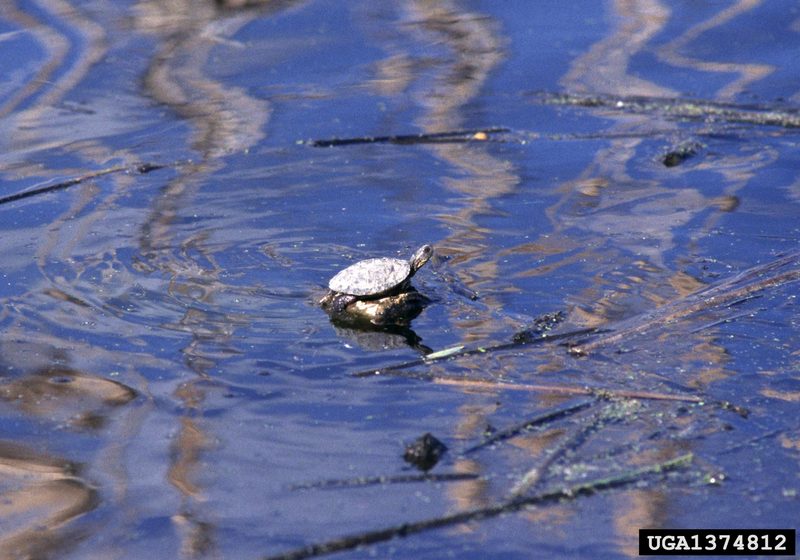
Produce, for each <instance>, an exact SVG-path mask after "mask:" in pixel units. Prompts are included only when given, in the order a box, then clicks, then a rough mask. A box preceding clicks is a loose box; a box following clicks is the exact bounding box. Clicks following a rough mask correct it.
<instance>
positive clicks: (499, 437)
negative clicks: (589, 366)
mask: <svg viewBox="0 0 800 560" xmlns="http://www.w3.org/2000/svg"><path fill="white" fill-rule="evenodd" d="M595 402H596V399H592V400H584V401H581V402H579V403H576V404H573V405H570V406H566V407H562V408H557V409H555V410H551V411H549V412H545V413H544V414H540V415H538V416H536V417H534V418H531V419H530V420H525V421H524V422H519V423H517V424H514V425H513V426H509V427H508V428H505V429H503V430H499V431H497V432H494V433H493V434H492V435H490V436H489V437H487V438H486V439H484V440H483V441H482V442H480V443H478V444H476V445H473V446H472V447H470V448H468V449H466V450H464V452H463V453H462V454H463V455H468V454H470V453H474V452H475V451H478V450H479V449H483V448H484V447H486V446H488V445H492V444H495V443H498V442H500V441H504V440H507V439H510V438H512V437H515V436H517V435H519V434H520V433H522V432H524V431H526V430H529V429H531V428H533V427H535V426H541V425H543V424H549V423H550V422H553V421H555V420H560V419H561V418H566V417H567V416H572V415H573V414H575V413H577V412H580V411H582V410H585V409H587V408H589V407H590V406H592V405H593V404H594V403H595Z"/></svg>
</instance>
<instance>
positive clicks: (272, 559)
mask: <svg viewBox="0 0 800 560" xmlns="http://www.w3.org/2000/svg"><path fill="white" fill-rule="evenodd" d="M692 460H693V456H692V454H691V453H687V454H685V455H680V456H678V457H675V458H673V459H669V460H667V461H663V462H660V463H655V464H651V465H647V466H644V467H640V468H638V469H632V470H629V471H625V472H622V473H619V474H617V475H613V476H609V477H605V478H601V479H596V480H591V481H588V482H583V483H580V484H574V485H572V486H567V487H561V488H555V489H552V490H548V491H544V492H542V493H540V494H536V495H533V496H529V497H517V498H514V499H512V500H507V501H504V502H500V503H498V504H494V505H490V506H486V507H483V508H475V509H468V510H466V511H461V512H458V513H453V514H449V515H443V516H441V517H433V518H430V519H423V520H422V521H414V522H411V523H403V524H400V525H393V526H391V527H386V528H383V529H376V530H374V531H364V532H362V533H357V534H354V535H349V536H345V537H340V538H337V539H333V540H330V541H326V542H320V543H315V544H310V545H308V546H304V547H302V548H298V549H295V550H290V551H287V552H283V553H281V554H275V555H272V556H264V557H262V560H303V559H305V558H316V557H319V556H323V555H327V554H333V553H335V552H341V551H344V550H353V549H355V548H357V547H359V546H364V545H369V544H375V543H379V542H385V541H388V540H391V539H394V538H399V537H407V536H409V535H415V534H418V533H422V532H424V531H429V530H431V529H440V528H443V527H449V526H452V525H458V524H460V523H467V522H470V521H480V520H483V519H488V518H491V517H496V516H498V515H501V514H504V513H510V512H514V511H519V510H521V509H523V508H526V507H529V506H535V505H546V504H550V503H553V502H558V501H560V500H572V499H576V498H579V497H583V496H589V495H591V494H594V493H597V492H601V491H604V490H611V489H614V488H620V487H625V486H629V485H631V484H635V483H639V482H641V481H642V480H643V479H644V478H645V477H647V476H651V475H663V474H665V473H667V472H670V471H674V470H677V469H679V468H683V467H686V466H688V465H689V464H691V462H692Z"/></svg>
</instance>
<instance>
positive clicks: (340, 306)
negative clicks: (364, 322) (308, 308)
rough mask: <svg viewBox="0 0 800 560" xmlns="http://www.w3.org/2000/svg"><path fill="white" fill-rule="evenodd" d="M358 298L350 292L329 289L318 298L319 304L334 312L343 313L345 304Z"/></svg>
mask: <svg viewBox="0 0 800 560" xmlns="http://www.w3.org/2000/svg"><path fill="white" fill-rule="evenodd" d="M357 299H358V298H357V297H356V296H353V295H350V294H341V293H339V292H334V291H330V292H328V293H327V294H325V296H324V297H323V298H322V299H321V300H319V303H320V305H321V306H322V307H323V308H325V309H327V310H328V311H329V312H331V313H334V314H339V313H344V312H345V311H346V310H347V306H348V305H350V304H351V303H353V302H354V301H356V300H357Z"/></svg>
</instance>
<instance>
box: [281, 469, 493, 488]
mask: <svg viewBox="0 0 800 560" xmlns="http://www.w3.org/2000/svg"><path fill="white" fill-rule="evenodd" d="M480 477H481V475H479V474H475V473H420V474H397V475H387V476H362V477H358V478H345V479H330V480H321V481H317V482H303V483H300V484H293V485H292V486H291V487H290V490H311V489H328V488H359V487H363V486H375V485H378V484H407V483H413V482H455V481H460V480H475V479H477V478H480Z"/></svg>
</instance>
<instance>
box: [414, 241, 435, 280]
mask: <svg viewBox="0 0 800 560" xmlns="http://www.w3.org/2000/svg"><path fill="white" fill-rule="evenodd" d="M432 256H433V245H423V246H422V247H420V248H419V249H417V252H416V253H414V254H413V255H412V256H411V258H410V259H409V261H408V263H409V264H410V265H411V273H412V274H414V273H415V272H416V271H417V270H419V269H420V268H421V267H422V265H424V264H425V263H426V262H428V260H429V259H430V258H431V257H432Z"/></svg>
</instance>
